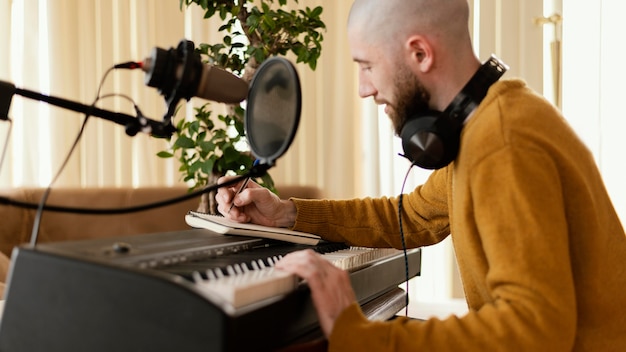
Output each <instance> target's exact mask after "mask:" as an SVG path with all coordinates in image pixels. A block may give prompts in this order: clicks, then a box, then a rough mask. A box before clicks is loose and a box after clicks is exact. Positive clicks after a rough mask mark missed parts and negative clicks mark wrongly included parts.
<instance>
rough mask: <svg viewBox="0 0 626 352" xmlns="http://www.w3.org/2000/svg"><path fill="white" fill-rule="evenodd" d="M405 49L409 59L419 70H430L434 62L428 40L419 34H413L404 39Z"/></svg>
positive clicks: (424, 71)
mask: <svg viewBox="0 0 626 352" xmlns="http://www.w3.org/2000/svg"><path fill="white" fill-rule="evenodd" d="M406 50H407V52H408V54H409V55H410V61H411V62H413V64H414V67H416V68H417V69H418V70H419V71H421V72H423V73H426V72H428V71H430V70H431V68H432V66H433V62H434V51H433V47H432V46H431V45H430V42H429V41H428V40H427V39H426V38H425V37H424V36H421V35H413V36H411V37H409V38H408V39H407V41H406Z"/></svg>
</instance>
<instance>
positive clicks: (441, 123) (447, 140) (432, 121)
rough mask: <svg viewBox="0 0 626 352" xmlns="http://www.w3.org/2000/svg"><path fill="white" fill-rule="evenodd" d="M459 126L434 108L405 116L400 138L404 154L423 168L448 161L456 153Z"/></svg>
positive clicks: (433, 166) (434, 167)
mask: <svg viewBox="0 0 626 352" xmlns="http://www.w3.org/2000/svg"><path fill="white" fill-rule="evenodd" d="M460 131H461V129H460V128H459V127H458V126H457V125H456V124H454V123H453V122H452V121H451V120H450V119H449V118H446V117H445V116H443V114H441V113H439V112H437V111H430V112H429V114H427V115H426V114H425V115H420V116H417V117H414V118H412V119H410V120H408V121H407V122H406V123H405V124H404V126H403V127H402V131H401V132H400V138H402V148H403V149H404V154H405V156H406V157H407V158H408V159H409V160H410V161H411V162H412V163H413V164H415V165H417V166H419V167H421V168H424V169H439V168H442V167H444V166H446V165H448V164H449V163H450V162H451V161H452V160H454V158H456V155H457V153H458V149H459V138H460Z"/></svg>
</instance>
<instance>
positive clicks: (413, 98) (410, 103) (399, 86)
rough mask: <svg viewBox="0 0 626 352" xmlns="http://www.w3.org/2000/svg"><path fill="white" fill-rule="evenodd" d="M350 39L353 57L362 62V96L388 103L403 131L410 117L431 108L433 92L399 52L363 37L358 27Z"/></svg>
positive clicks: (389, 112)
mask: <svg viewBox="0 0 626 352" xmlns="http://www.w3.org/2000/svg"><path fill="white" fill-rule="evenodd" d="M349 39H350V49H351V52H352V58H353V60H354V61H355V62H356V63H357V64H358V65H359V96H361V97H362V98H366V97H369V96H371V97H373V98H374V101H375V102H376V104H379V105H386V106H385V113H386V114H387V115H388V116H389V117H390V119H391V122H392V124H393V128H394V131H395V133H396V134H397V135H399V134H400V131H401V129H402V126H403V125H404V122H405V121H406V120H407V119H408V118H410V117H412V116H414V115H415V114H417V113H419V112H420V111H424V110H426V109H428V101H429V100H430V94H429V93H428V91H427V90H426V88H425V87H424V86H423V85H422V84H421V83H420V81H419V79H418V78H417V76H416V75H415V74H414V73H413V72H412V71H411V69H410V68H409V67H408V66H407V64H406V63H405V62H404V61H403V59H402V58H401V57H400V54H399V53H393V52H391V51H390V50H388V49H383V48H381V47H380V46H374V45H372V44H371V42H368V41H366V40H362V39H361V36H360V35H359V33H358V32H357V31H350V32H349ZM394 54H396V55H394Z"/></svg>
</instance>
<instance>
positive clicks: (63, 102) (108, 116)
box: [0, 81, 176, 138]
mask: <svg viewBox="0 0 626 352" xmlns="http://www.w3.org/2000/svg"><path fill="white" fill-rule="evenodd" d="M15 94H17V95H21V96H23V97H26V98H29V99H33V100H39V101H43V102H46V103H48V104H51V105H54V106H58V107H61V108H64V109H67V110H72V111H75V112H80V113H83V114H86V115H89V116H95V117H100V118H102V119H105V120H109V121H112V122H115V123H117V124H119V125H122V126H124V127H125V129H126V134H127V135H129V136H134V135H136V134H137V133H138V132H143V133H147V134H150V135H152V136H155V137H162V138H169V137H171V136H172V134H173V133H174V132H175V131H176V128H175V127H174V126H173V125H172V123H171V121H170V120H167V121H163V122H159V121H154V120H150V119H148V118H146V117H144V116H137V117H135V116H131V115H127V114H123V113H119V112H113V111H108V110H103V109H99V108H97V107H95V106H93V105H85V104H81V103H77V102H74V101H71V100H67V99H63V98H58V97H53V96H49V95H44V94H41V93H37V92H33V91H30V90H27V89H21V88H16V87H15V85H13V84H12V83H9V82H4V81H0V120H7V119H8V113H9V107H10V106H11V100H12V99H13V95H15Z"/></svg>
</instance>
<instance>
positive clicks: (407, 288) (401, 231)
mask: <svg viewBox="0 0 626 352" xmlns="http://www.w3.org/2000/svg"><path fill="white" fill-rule="evenodd" d="M414 165H415V163H412V164H411V166H409V169H408V170H407V172H406V175H405V176H404V181H402V188H401V189H400V195H399V196H398V223H399V225H400V238H401V239H402V250H403V251H404V274H405V277H406V306H405V307H404V314H405V315H406V316H407V317H408V316H409V258H408V255H407V252H406V241H405V239H404V229H403V227H402V196H403V195H404V186H405V185H406V181H407V179H408V178H409V173H410V172H411V169H412V168H413V166H414Z"/></svg>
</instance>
